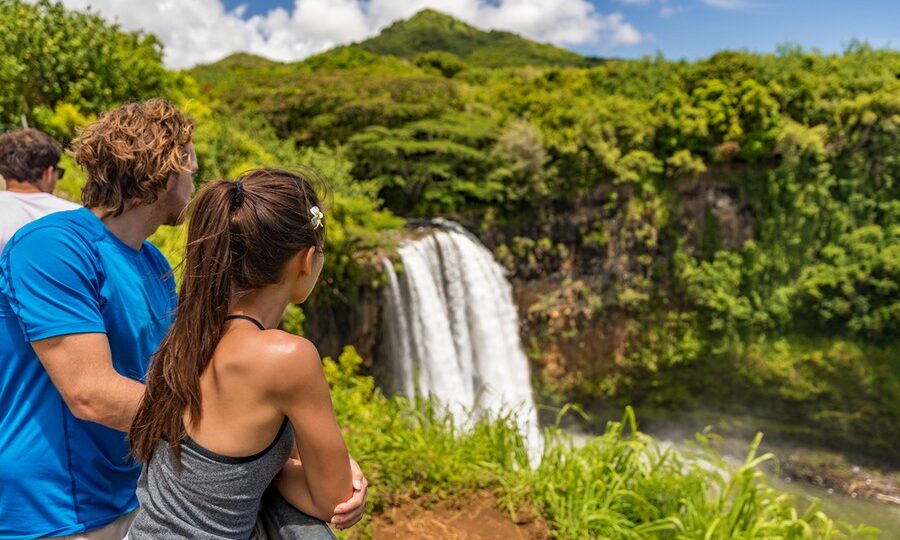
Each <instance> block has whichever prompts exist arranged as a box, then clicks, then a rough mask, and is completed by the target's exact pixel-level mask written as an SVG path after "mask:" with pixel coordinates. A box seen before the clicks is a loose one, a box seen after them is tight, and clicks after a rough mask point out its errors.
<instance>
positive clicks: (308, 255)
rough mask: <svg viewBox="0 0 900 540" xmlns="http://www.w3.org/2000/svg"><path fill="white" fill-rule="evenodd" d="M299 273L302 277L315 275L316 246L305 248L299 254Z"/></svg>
mask: <svg viewBox="0 0 900 540" xmlns="http://www.w3.org/2000/svg"><path fill="white" fill-rule="evenodd" d="M297 258H298V260H297V263H298V269H297V270H298V272H299V274H300V275H301V276H308V275H310V274H312V273H313V270H314V269H315V267H316V266H315V265H316V248H315V246H309V247H305V248H303V249H301V250H300V252H299V253H297Z"/></svg>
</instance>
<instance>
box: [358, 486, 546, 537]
mask: <svg viewBox="0 0 900 540" xmlns="http://www.w3.org/2000/svg"><path fill="white" fill-rule="evenodd" d="M372 525H373V529H374V531H373V532H374V539H375V540H401V539H402V540H409V539H413V538H415V539H421V540H432V539H434V540H437V539H441V540H488V539H490V540H495V539H496V540H544V539H547V538H550V535H549V533H548V532H547V531H548V529H547V524H546V523H545V522H544V521H543V520H542V519H541V518H540V517H538V516H536V514H535V513H533V512H528V511H523V512H520V513H519V514H518V515H517V516H516V517H515V519H512V518H511V517H510V515H509V513H508V512H506V511H505V510H501V509H500V508H498V507H497V504H496V501H495V499H494V497H493V496H492V495H491V494H490V493H476V494H473V495H470V496H467V497H465V498H463V499H461V500H458V501H441V502H438V503H434V504H430V505H428V506H425V505H421V504H416V502H415V501H410V503H409V504H404V505H402V506H399V507H395V508H391V509H389V510H387V511H386V512H384V513H382V514H380V515H378V516H375V518H374V519H373V522H372Z"/></svg>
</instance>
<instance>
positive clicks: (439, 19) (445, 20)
mask: <svg viewBox="0 0 900 540" xmlns="http://www.w3.org/2000/svg"><path fill="white" fill-rule="evenodd" d="M359 47H360V48H362V49H364V50H367V51H371V52H374V53H378V54H390V55H394V56H399V57H401V58H413V57H415V56H417V55H419V54H422V53H426V52H435V51H439V52H444V53H450V54H453V55H456V56H458V57H459V58H461V59H462V60H464V61H466V62H468V63H470V64H474V65H479V66H484V67H501V66H520V65H541V66H546V65H559V66H588V65H593V64H597V63H599V62H600V60H599V59H596V58H587V57H584V56H581V55H580V54H577V53H574V52H572V51H569V50H566V49H561V48H559V47H554V46H553V45H548V44H545V43H537V42H535V41H531V40H529V39H525V38H523V37H520V36H518V35H516V34H513V33H511V32H503V31H499V30H491V31H487V32H486V31H483V30H479V29H478V28H475V27H474V26H470V25H468V24H466V23H464V22H462V21H459V20H457V19H454V18H453V17H451V16H449V15H446V14H444V13H441V12H439V11H435V10H433V9H425V10H422V11H420V12H418V13H417V14H415V15H413V16H412V17H410V18H409V19H406V20H402V21H397V22H395V23H394V24H392V25H391V26H389V27H387V28H385V29H384V30H382V32H381V33H380V34H379V35H378V36H376V37H373V38H371V39H368V40H366V41H363V42H362V43H360V44H359Z"/></svg>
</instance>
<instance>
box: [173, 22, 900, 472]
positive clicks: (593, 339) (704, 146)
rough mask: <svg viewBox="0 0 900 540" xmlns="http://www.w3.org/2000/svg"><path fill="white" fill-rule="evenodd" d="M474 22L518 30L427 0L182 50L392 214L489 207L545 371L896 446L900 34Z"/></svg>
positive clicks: (554, 384) (486, 226)
mask: <svg viewBox="0 0 900 540" xmlns="http://www.w3.org/2000/svg"><path fill="white" fill-rule="evenodd" d="M426 24H431V25H434V26H440V27H441V28H443V33H440V34H438V33H437V32H434V33H430V34H428V35H434V36H436V37H435V39H433V40H430V41H429V40H423V39H421V35H422V34H421V30H420V29H421V28H422V27H423V26H425V25H426ZM473 31H474V32H475V33H476V36H477V37H474V38H473V37H471V34H472V32H473ZM373 43H375V44H379V45H378V46H373V45H371V44H373ZM459 43H477V44H482V43H484V45H483V47H484V49H480V50H487V51H494V50H497V48H502V47H506V46H507V45H508V43H509V42H508V39H507V37H506V36H499V37H498V36H496V35H495V33H486V32H480V31H477V30H473V29H472V28H471V27H467V26H466V25H463V24H462V23H456V24H455V25H454V23H453V22H452V20H451V19H449V18H448V17H446V16H443V15H440V14H437V13H434V12H424V13H422V14H420V15H418V16H416V17H414V18H413V19H411V20H410V21H406V22H400V23H397V24H395V25H394V26H392V27H390V28H389V29H387V30H385V32H384V33H383V34H382V35H381V36H379V37H377V38H374V39H372V40H370V41H368V42H365V43H363V44H361V45H359V46H347V47H342V48H339V49H335V50H333V51H329V52H326V53H323V54H321V55H318V56H315V57H312V58H310V59H308V60H306V61H303V62H298V63H294V64H277V65H247V64H246V63H244V64H241V65H236V63H235V62H232V61H229V60H226V61H224V62H222V63H220V64H213V65H210V66H203V67H199V68H197V69H195V70H193V71H192V72H191V73H192V75H193V76H194V77H195V78H196V80H197V81H198V82H199V84H200V85H201V88H202V89H203V92H204V95H205V96H208V97H209V98H210V99H212V100H214V102H215V103H216V106H215V107H216V110H217V111H222V112H224V113H225V114H227V115H228V116H229V117H230V118H233V119H234V121H235V122H243V123H253V122H259V123H261V124H262V125H263V126H264V127H265V129H267V130H270V132H271V133H272V134H273V136H274V137H275V138H277V139H278V140H279V141H290V143H292V144H293V145H295V147H297V148H300V149H306V151H311V150H312V149H316V150H317V151H321V152H325V153H331V154H338V155H340V156H341V160H342V162H343V163H345V166H346V167H347V171H348V174H349V176H350V177H351V178H352V179H353V180H354V181H355V182H363V183H366V184H367V185H370V186H372V189H373V190H374V191H373V192H374V193H377V195H378V197H379V199H381V200H382V201H383V208H385V209H388V210H390V211H391V212H392V213H394V214H395V215H400V216H404V217H423V216H424V217H428V216H445V217H446V216H449V217H453V218H454V219H457V220H459V221H460V222H462V223H464V224H465V225H466V226H468V227H469V228H470V229H471V230H473V231H475V232H476V234H478V235H479V236H480V237H481V238H482V239H483V240H484V241H485V242H487V243H488V245H489V246H490V247H491V248H492V249H493V250H494V251H495V254H496V255H497V257H498V258H499V259H500V260H501V261H502V262H503V263H504V264H505V265H506V267H507V268H508V269H509V270H510V272H511V273H512V275H513V276H514V277H515V278H516V282H517V291H518V292H519V298H520V304H521V305H520V308H521V309H520V313H521V315H522V316H523V318H524V319H525V323H526V324H525V326H524V328H523V332H522V335H523V338H524V339H525V341H526V343H529V344H530V347H531V356H532V359H533V360H534V362H535V364H536V366H538V367H539V370H540V371H539V372H540V379H541V381H542V382H543V383H545V385H546V388H547V389H548V391H549V392H550V393H558V392H563V393H564V394H565V395H567V396H570V397H571V396H575V397H577V398H578V399H579V400H581V401H584V400H586V399H588V400H589V399H591V398H602V399H610V398H613V399H619V400H621V401H624V402H632V403H635V402H636V403H653V404H655V405H658V406H662V407H684V406H690V405H703V406H709V404H711V403H712V404H714V406H722V407H726V408H728V407H732V406H733V407H735V408H737V409H741V410H745V409H748V408H749V409H751V410H753V411H754V412H755V413H760V414H762V415H764V416H766V415H768V416H769V417H771V418H773V419H776V418H777V419H779V420H787V421H788V422H789V423H795V424H797V425H800V426H804V427H801V428H800V429H796V430H793V431H795V432H796V433H795V434H799V435H801V436H804V437H809V438H814V439H815V438H822V439H829V441H830V444H833V445H836V446H842V447H857V448H860V449H865V451H866V452H868V453H875V454H880V455H881V456H883V457H892V456H893V451H892V448H893V446H894V443H893V442H894V441H896V440H898V437H900V424H898V423H897V418H898V415H896V414H894V413H895V412H897V411H900V357H898V355H897V349H896V347H892V344H895V343H896V339H897V336H898V334H897V333H898V329H900V294H898V292H900V291H898V284H900V242H898V235H900V223H898V215H900V203H898V200H900V197H898V196H900V188H898V185H897V181H896V178H897V173H898V171H900V163H898V155H900V139H898V133H900V83H898V80H897V77H898V74H900V53H897V52H896V51H888V50H873V49H870V48H869V47H867V46H866V45H864V44H853V45H851V46H850V47H849V48H848V49H847V50H846V51H845V52H844V53H843V54H840V55H823V54H820V53H817V52H814V51H804V50H801V49H799V48H797V47H791V46H785V47H783V48H782V49H780V50H779V51H778V52H777V53H775V54H767V55H761V54H749V53H744V52H733V51H731V52H729V51H726V52H722V53H719V54H717V55H715V56H713V57H711V58H709V59H707V60H703V61H700V62H679V61H669V60H665V59H663V58H648V59H644V60H636V61H620V60H609V61H605V62H602V63H597V64H596V65H594V66H590V67H572V66H568V67H567V66H566V65H565V64H566V62H562V61H559V62H555V64H556V65H547V64H554V62H551V61H549V60H548V61H541V62H540V64H541V65H531V66H519V64H520V63H521V62H520V60H521V59H523V58H524V59H527V58H530V56H529V55H530V53H529V52H528V51H527V50H526V51H525V52H524V53H522V54H524V57H522V56H517V55H516V52H514V51H518V50H519V49H518V48H516V47H515V46H512V45H510V50H509V51H507V52H506V53H503V54H500V55H499V56H498V57H502V58H507V59H509V61H508V63H507V65H506V66H496V65H494V67H486V65H491V64H490V63H488V64H485V62H481V61H478V60H470V58H471V57H472V55H473V54H474V53H473V52H472V51H471V50H468V49H465V48H461V47H460V46H459V45H458V44H459ZM385 44H389V45H385ZM422 47H426V48H424V49H423V48H422ZM383 52H389V53H391V54H381V53H383ZM585 61H587V60H585ZM535 63H538V62H535ZM325 149H327V150H325ZM226 169H227V167H226ZM826 434H827V436H824V435H826ZM819 435H823V436H824V437H820V436H819Z"/></svg>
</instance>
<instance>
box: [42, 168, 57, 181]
mask: <svg viewBox="0 0 900 540" xmlns="http://www.w3.org/2000/svg"><path fill="white" fill-rule="evenodd" d="M55 170H56V167H54V166H53V165H50V166H49V167H47V168H46V169H44V172H42V173H41V182H43V183H45V184H46V183H48V182H51V181H52V180H51V179H52V178H53V173H54V172H55Z"/></svg>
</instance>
